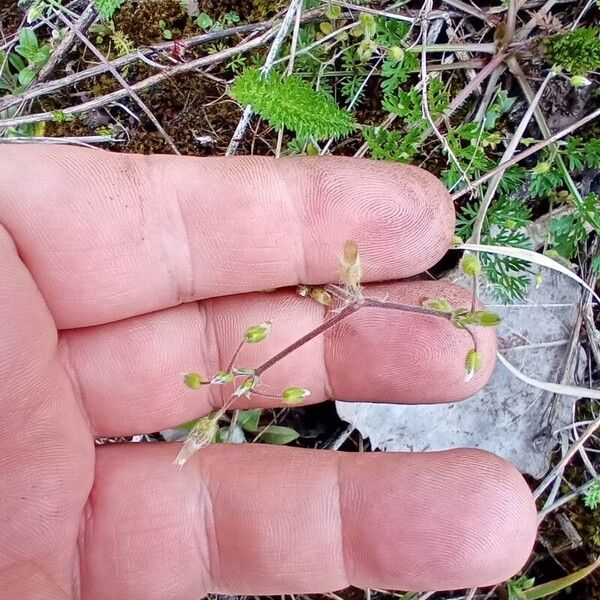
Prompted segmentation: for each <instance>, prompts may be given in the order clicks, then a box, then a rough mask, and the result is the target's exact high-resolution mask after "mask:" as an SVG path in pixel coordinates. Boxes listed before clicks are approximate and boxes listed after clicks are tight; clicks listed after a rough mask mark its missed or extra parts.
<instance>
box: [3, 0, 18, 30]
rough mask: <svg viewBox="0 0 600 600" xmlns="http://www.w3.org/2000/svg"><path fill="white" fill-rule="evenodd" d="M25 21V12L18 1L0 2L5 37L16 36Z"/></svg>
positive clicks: (5, 0)
mask: <svg viewBox="0 0 600 600" xmlns="http://www.w3.org/2000/svg"><path fill="white" fill-rule="evenodd" d="M22 20H23V11H22V10H21V9H20V8H19V6H18V4H17V1H16V0H0V23H2V33H3V35H4V36H5V37H9V36H11V35H13V34H15V33H16V32H17V31H18V29H19V27H20V25H21V21H22Z"/></svg>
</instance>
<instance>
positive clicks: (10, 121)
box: [0, 27, 278, 128]
mask: <svg viewBox="0 0 600 600" xmlns="http://www.w3.org/2000/svg"><path fill="white" fill-rule="evenodd" d="M277 30H278V27H274V28H273V29H271V30H269V31H267V32H265V33H263V34H262V35H261V36H259V37H256V38H254V39H252V40H249V41H247V42H244V43H242V44H239V45H238V46H234V47H233V48H227V49H225V50H222V51H221V52H215V53H214V54H210V55H209V56H202V57H200V58H196V59H194V60H191V61H189V62H186V63H180V64H177V65H173V66H171V67H169V68H168V69H165V70H164V71H161V72H160V73H157V74H156V75H151V76H150V77H147V78H146V79H142V80H141V81H138V82H136V83H132V84H131V85H130V86H129V87H130V89H131V90H133V91H135V92H139V91H141V90H145V89H148V88H151V87H154V86H155V85H158V84H160V83H162V82H163V81H165V80H166V79H168V78H169V77H174V76H176V75H179V74H180V73H188V72H190V71H194V70H195V69H199V68H201V67H207V66H210V65H215V64H218V63H221V62H223V61H225V60H228V59H230V58H231V57H233V56H236V55H238V54H244V53H246V52H249V51H250V50H252V49H254V48H258V47H259V46H262V45H263V44H264V43H265V42H266V41H268V40H269V39H271V38H272V37H273V36H274V35H275V34H276V32H277ZM128 95H129V92H128V91H127V90H126V89H120V90H116V91H114V92H111V93H110V94H105V95H104V96H100V97H98V98H94V99H93V100H89V101H88V102H83V103H82V104H78V105H76V106H69V107H66V108H64V109H63V110H62V112H63V113H64V114H65V115H79V114H82V113H86V112H88V111H90V110H94V109H96V108H100V107H102V106H106V105H107V104H110V103H111V102H115V101H117V100H121V99H122V98H125V97H127V96H128ZM53 117H54V114H53V113H52V112H39V113H33V114H30V115H24V116H22V117H13V118H7V119H0V127H1V128H4V127H14V126H18V125H23V124H25V123H39V122H41V121H50V120H52V119H53Z"/></svg>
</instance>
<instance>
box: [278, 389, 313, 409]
mask: <svg viewBox="0 0 600 600" xmlns="http://www.w3.org/2000/svg"><path fill="white" fill-rule="evenodd" d="M308 396H310V390H307V389H306V388H301V387H289V388H286V389H285V390H283V392H282V393H281V398H282V399H283V403H284V404H287V405H288V406H295V405H296V404H301V403H302V401H303V400H304V398H308Z"/></svg>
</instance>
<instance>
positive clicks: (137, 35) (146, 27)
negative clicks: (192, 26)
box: [114, 0, 188, 46]
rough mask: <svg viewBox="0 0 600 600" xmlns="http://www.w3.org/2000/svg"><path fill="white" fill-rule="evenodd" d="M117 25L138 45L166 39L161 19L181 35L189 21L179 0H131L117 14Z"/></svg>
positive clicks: (177, 35) (174, 36)
mask: <svg viewBox="0 0 600 600" xmlns="http://www.w3.org/2000/svg"><path fill="white" fill-rule="evenodd" d="M114 21H115V27H116V28H117V29H118V30H120V31H122V32H123V33H124V34H126V35H127V36H128V37H129V38H130V39H131V40H132V41H133V43H134V44H135V45H136V46H139V45H142V46H143V45H150V44H155V43H157V42H162V41H164V38H163V32H162V30H161V28H160V27H159V24H158V23H159V21H164V22H165V24H166V27H167V28H168V29H170V30H171V31H172V32H173V38H178V37H181V35H182V32H183V30H184V28H185V26H186V23H187V21H188V16H187V13H186V12H185V9H184V8H183V6H182V4H181V3H180V2H179V0H141V1H140V2H135V3H134V2H132V1H131V0H129V1H128V2H127V3H125V4H124V5H123V6H122V8H121V10H120V11H119V12H118V13H117V14H116V15H115V19H114Z"/></svg>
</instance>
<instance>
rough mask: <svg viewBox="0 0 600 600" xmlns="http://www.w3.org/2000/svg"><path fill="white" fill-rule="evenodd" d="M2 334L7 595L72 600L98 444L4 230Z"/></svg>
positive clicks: (2, 557) (1, 550) (1, 482)
mask: <svg viewBox="0 0 600 600" xmlns="http://www.w3.org/2000/svg"><path fill="white" fill-rule="evenodd" d="M0 331H1V332H2V334H1V335H0V529H1V531H2V535H1V536H0V590H2V596H3V597H4V598H40V600H42V599H43V600H50V599H51V598H52V599H58V598H61V599H62V598H65V597H67V594H68V596H69V597H70V592H71V590H72V589H73V586H76V585H77V584H76V580H75V578H74V564H75V563H76V561H77V555H76V551H75V548H76V544H77V534H78V523H79V518H80V515H81V510H82V509H83V506H84V504H85V502H86V499H87V495H88V493H89V491H90V488H91V479H92V473H93V440H92V438H91V436H90V434H89V430H88V429H87V424H86V422H85V421H84V419H83V415H82V411H81V406H80V405H79V404H78V403H77V401H76V399H75V396H74V394H73V390H72V388H71V385H70V380H69V378H68V377H67V375H66V373H64V371H62V369H61V368H60V365H59V363H58V360H57V359H56V356H55V354H56V342H57V339H56V329H55V328H54V323H53V322H52V317H51V315H50V313H49V311H48V308H47V307H46V305H45V304H44V300H43V298H42V296H41V294H40V293H39V290H38V289H36V286H35V284H34V282H33V280H32V278H31V276H30V274H29V273H28V272H27V270H26V268H25V266H24V265H23V263H22V262H21V260H20V259H19V256H18V255H17V252H16V249H15V246H14V244H13V243H12V240H11V239H10V236H9V235H8V233H7V232H6V230H5V229H3V228H2V227H1V226H0ZM61 590H62V591H64V596H63V595H62V594H60V593H59V592H60V591H61Z"/></svg>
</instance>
